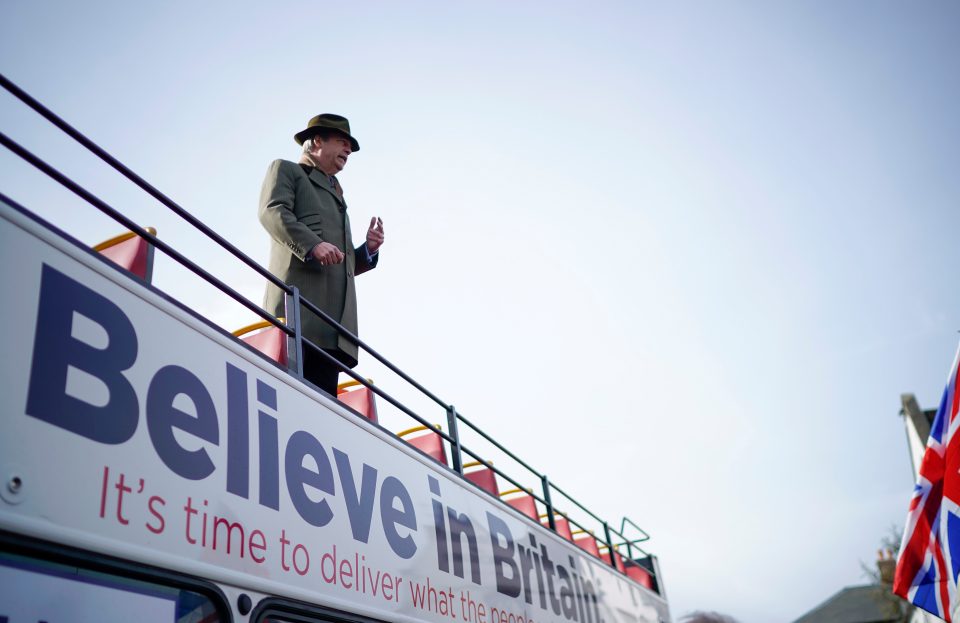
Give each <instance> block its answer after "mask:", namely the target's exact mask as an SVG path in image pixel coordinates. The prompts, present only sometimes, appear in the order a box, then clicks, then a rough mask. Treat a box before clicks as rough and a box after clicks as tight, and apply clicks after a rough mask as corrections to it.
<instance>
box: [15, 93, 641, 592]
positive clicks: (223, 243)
mask: <svg viewBox="0 0 960 623" xmlns="http://www.w3.org/2000/svg"><path fill="white" fill-rule="evenodd" d="M0 86H2V87H3V88H4V89H6V90H7V91H9V92H10V93H11V94H12V95H14V96H15V97H17V98H18V99H20V100H21V101H22V102H24V103H25V104H26V105H27V106H29V107H30V108H31V109H33V110H34V111H36V112H37V113H38V114H40V115H41V116H42V117H44V118H45V119H47V120H48V121H50V122H51V123H52V124H54V125H55V126H57V127H58V128H60V129H61V130H62V131H63V132H64V133H66V134H67V135H69V136H70V137H71V138H73V139H74V140H76V141H77V142H79V143H80V144H81V145H83V146H84V147H86V148H87V149H88V150H89V151H91V152H92V153H93V154H94V155H96V156H97V157H98V158H100V159H101V160H103V161H104V162H106V163H107V164H108V165H110V166H111V167H113V168H114V169H115V170H117V171H118V172H119V173H121V174H122V175H123V176H124V177H126V178H127V179H129V180H130V181H132V182H133V183H134V184H136V185H137V186H139V187H140V188H141V189H142V190H144V191H145V192H147V193H148V194H149V195H151V196H152V197H154V198H155V199H157V200H158V201H159V202H160V203H161V204H163V205H164V206H166V207H167V208H168V209H170V210H171V211H173V212H174V213H175V214H177V215H178V216H180V217H181V218H183V219H184V220H186V221H187V222H188V223H189V224H190V225H192V226H193V227H194V228H195V229H197V230H199V231H200V232H202V233H203V234H204V235H206V236H207V237H208V238H210V239H211V240H213V241H214V242H215V243H216V244H217V245H219V246H220V247H221V248H223V249H225V250H226V251H228V252H229V253H231V254H232V255H234V256H235V257H236V258H237V259H239V260H240V261H241V262H243V263H244V264H246V265H247V266H248V267H249V268H252V269H253V270H254V271H255V272H257V273H258V274H259V275H260V276H262V277H264V278H265V279H266V280H267V281H268V282H270V283H271V284H273V285H274V286H276V287H278V288H280V289H281V290H282V291H284V292H285V293H286V294H288V295H292V296H293V298H294V301H295V302H296V303H297V304H298V305H297V306H298V307H299V306H300V305H302V306H303V307H305V308H306V309H308V310H310V312H311V313H313V314H315V315H316V316H318V317H319V318H321V319H322V320H323V321H324V322H326V323H327V324H329V325H331V326H332V327H334V329H335V330H337V331H338V332H339V333H340V334H341V335H343V336H344V337H346V338H347V339H349V340H350V341H351V342H353V343H355V344H356V345H357V346H358V347H359V348H361V349H363V351H364V352H366V353H368V354H369V355H371V356H372V357H374V358H375V359H376V360H377V361H379V362H380V363H381V364H383V365H384V366H386V367H387V368H388V369H389V370H391V371H392V372H393V373H394V374H396V375H397V376H399V377H400V378H402V379H403V380H404V381H406V382H407V383H408V384H409V385H411V386H413V387H414V388H416V389H417V390H418V391H420V392H421V393H422V394H423V395H425V396H427V397H428V398H430V399H431V400H432V401H433V402H435V403H436V404H437V405H439V406H440V407H442V408H443V409H444V410H445V411H447V414H448V428H449V429H450V430H449V432H444V431H443V430H435V431H434V432H435V433H436V434H438V435H440V436H441V437H442V438H443V439H444V440H445V441H446V442H447V443H449V444H450V445H451V448H452V449H453V471H455V472H456V473H458V474H460V475H461V476H462V475H463V466H462V465H463V462H462V458H461V453H466V454H467V455H469V456H471V457H473V458H474V459H476V460H479V461H481V462H483V463H484V464H486V465H487V466H488V467H489V468H490V469H492V470H493V472H494V473H495V474H497V475H498V476H500V477H501V478H503V479H504V480H506V481H507V482H510V483H511V484H513V485H514V486H516V487H518V488H521V489H525V487H524V486H523V485H522V484H520V483H519V482H518V481H516V480H514V479H513V478H512V477H511V476H509V475H507V474H506V473H504V472H503V471H502V470H500V469H499V468H496V467H494V466H493V465H492V464H490V463H488V462H486V461H484V459H483V458H482V457H481V456H480V455H479V454H477V453H476V452H474V451H472V450H470V449H469V448H468V447H466V446H464V445H463V443H462V440H461V439H460V435H459V433H458V430H457V423H458V422H462V423H463V424H465V425H466V426H467V427H469V428H470V429H471V430H472V431H473V432H475V433H476V434H478V435H479V436H480V437H482V438H483V439H484V440H485V441H487V442H488V443H490V444H491V445H492V446H494V447H495V448H497V449H498V450H499V451H501V452H503V453H504V454H505V455H506V456H508V457H509V458H510V459H512V460H513V461H515V462H516V463H517V464H518V465H520V466H522V467H524V468H525V469H526V470H528V471H529V472H530V473H531V474H532V475H533V476H534V477H536V478H537V479H539V480H540V481H541V484H542V490H543V493H542V497H541V495H539V494H535V493H533V492H532V491H530V495H531V496H532V497H533V498H534V499H535V500H536V501H538V502H540V503H541V504H543V505H544V507H545V508H546V510H547V518H548V523H549V526H550V528H551V529H553V530H556V524H555V515H556V510H555V507H554V505H553V503H552V500H551V496H550V491H551V490H553V491H556V492H557V493H559V494H561V495H562V496H563V497H564V498H566V499H567V500H568V501H569V502H571V503H572V504H573V505H575V506H576V507H577V508H579V509H580V510H581V511H583V512H584V513H585V514H586V515H588V516H589V517H591V518H592V519H594V520H595V521H597V522H598V523H600V524H601V525H602V526H603V529H604V533H605V539H604V540H605V543H606V546H607V547H608V548H609V550H610V551H614V550H615V549H616V548H617V547H619V546H621V545H626V547H627V549H628V552H632V550H633V549H634V548H636V549H637V550H639V551H641V552H642V553H644V554H646V552H644V551H643V550H642V549H641V548H639V547H637V543H641V542H644V541H646V540H648V539H649V538H650V536H649V534H647V533H646V532H645V531H644V530H643V529H641V528H640V527H639V526H637V525H636V524H635V523H634V522H633V521H631V520H629V519H628V518H626V517H624V518H623V521H622V523H621V527H620V530H619V531H617V530H615V529H613V528H611V527H610V526H609V524H607V523H606V522H605V521H604V520H603V519H601V518H600V517H599V516H598V515H596V514H595V513H593V512H592V511H590V510H589V509H588V508H586V507H585V506H584V505H583V504H581V503H580V502H578V501H577V500H576V499H575V498H573V497H572V496H570V495H569V494H568V493H567V492H566V491H564V490H563V489H561V488H560V487H558V486H556V485H555V484H553V483H552V482H550V481H549V480H548V478H547V477H546V475H544V474H542V473H540V472H539V471H538V470H536V469H534V468H533V467H531V466H530V465H529V464H528V463H526V462H525V461H524V460H523V459H521V458H520V457H518V456H517V455H516V454H514V453H513V452H511V451H510V450H508V449H507V448H506V447H504V446H503V445H502V444H501V443H500V442H498V441H497V440H496V439H494V438H493V437H491V436H490V435H488V434H487V433H485V432H484V431H483V430H481V429H480V428H479V427H478V426H476V425H475V424H474V423H473V422H471V421H470V420H469V419H467V418H466V417H464V416H463V415H462V414H460V413H458V412H457V411H456V409H454V407H453V406H451V405H449V404H447V403H446V402H444V401H443V400H441V399H440V398H438V397H437V396H436V395H435V394H433V393H432V392H431V391H430V390H428V389H427V388H426V387H424V386H423V385H422V384H420V383H419V382H417V381H416V380H414V379H413V378H412V377H410V376H409V375H408V374H406V373H405V372H404V371H403V370H401V369H400V368H398V367H397V366H395V365H394V364H393V363H392V362H390V361H389V360H388V359H387V358H386V357H384V356H383V355H381V354H380V353H379V352H377V351H376V350H375V349H373V348H372V347H371V346H369V345H368V344H366V343H365V342H364V341H363V340H361V339H360V338H359V337H358V336H356V335H355V334H353V333H352V332H351V331H349V330H348V329H346V328H345V327H343V326H342V325H341V324H340V323H338V322H337V321H336V320H334V319H333V318H332V317H330V316H329V315H328V314H327V313H325V312H324V311H323V310H321V309H320V308H319V307H318V306H317V305H315V304H314V303H312V302H311V301H309V300H307V299H305V298H302V297H300V296H299V292H298V291H297V289H296V288H295V287H291V286H289V285H287V284H286V283H284V282H283V281H281V280H280V279H278V278H277V277H276V276H274V275H273V274H272V273H271V272H270V271H269V270H267V269H266V268H264V267H263V266H261V265H260V264H259V263H257V262H256V261H255V260H253V259H252V258H250V257H249V256H247V255H246V254H245V253H243V252H242V251H241V250H240V249H238V248H237V247H235V246H234V245H233V244H231V243H230V242H229V241H228V240H226V239H225V238H223V237H222V236H221V235H220V234H218V233H216V232H215V231H214V230H213V229H211V228H210V227H209V226H207V225H206V224H204V223H203V222H202V221H200V220H199V219H198V218H196V217H195V216H193V215H192V214H191V213H189V212H188V211H187V210H185V209H184V208H182V207H181V206H180V205H178V204H177V203H176V202H174V201H173V200H172V199H170V198H169V197H167V196H166V195H165V194H163V193H162V192H160V191H159V190H158V189H157V188H156V187H154V186H153V185H151V184H150V183H148V182H147V181H146V180H145V179H144V178H142V177H141V176H139V175H137V174H136V173H135V172H133V171H132V170H131V169H130V168H128V167H127V166H126V165H124V164H123V163H121V162H120V161H119V160H117V159H116V158H114V157H113V156H111V155H110V154H109V153H107V152H106V151H105V150H104V149H102V148H101V147H99V146H98V145H97V144H96V143H94V142H93V141H92V140H90V139H89V138H87V137H86V136H84V135H83V134H82V133H80V132H79V131H78V130H77V129H76V128H74V127H73V126H71V125H70V124H68V123H67V122H66V121H64V120H63V119H62V118H61V117H59V116H57V115H56V114H55V113H53V112H52V111H50V110H49V109H48V108H47V107H45V106H44V105H43V104H41V103H40V102H39V101H37V100H36V99H34V98H33V97H31V96H30V95H29V94H27V93H26V92H25V91H23V90H22V89H20V88H19V87H18V86H16V85H15V84H14V83H12V82H11V81H10V80H8V79H7V78H6V77H5V76H3V75H2V74H0ZM0 144H3V145H4V146H5V147H6V148H7V149H9V150H10V151H12V152H14V153H15V154H17V155H18V156H20V157H21V158H22V159H23V160H25V161H27V162H28V163H30V164H31V165H33V166H34V167H35V168H37V169H39V170H40V171H42V172H43V173H45V174H46V175H48V176H49V177H51V178H52V179H54V180H55V181H57V182H58V183H60V184H61V185H62V186H64V187H65V188H67V189H68V190H70V191H71V192H73V193H74V194H76V195H77V196H79V197H80V198H82V199H84V200H85V201H87V202H88V203H90V204H91V205H93V206H94V207H95V208H97V209H98V210H100V211H101V212H103V213H104V214H106V215H108V216H110V217H111V218H113V219H114V220H116V221H117V222H119V223H121V224H122V225H123V226H125V227H127V228H128V229H130V230H131V231H133V232H135V233H136V234H137V235H139V236H141V237H142V238H144V239H146V240H147V241H149V242H150V243H151V244H153V245H154V246H155V247H156V248H158V249H160V250H161V251H163V252H164V253H165V254H167V255H168V256H170V257H172V258H173V259H174V260H175V261H176V262H178V263H179V264H181V265H182V266H184V267H185V268H187V269H189V270H190V271H192V272H194V273H195V274H197V275H198V276H199V277H201V278H202V279H204V280H205V281H207V282H208V283H210V284H211V285H213V286H214V287H216V288H217V289H219V290H220V291H221V292H223V293H225V294H227V295H228V296H229V297H230V298H232V299H234V300H235V301H236V302H238V303H240V304H241V305H242V306H244V307H246V308H247V309H249V310H251V311H252V312H254V313H255V314H256V315H258V316H260V317H261V318H263V319H264V320H265V321H266V322H268V323H269V324H271V325H273V326H274V327H276V328H278V329H280V330H281V331H283V332H284V333H285V334H286V335H288V336H291V337H293V338H294V339H295V340H296V341H297V349H298V355H300V354H301V351H302V347H303V345H304V344H305V345H306V346H307V347H308V348H312V349H314V350H315V351H316V352H319V353H320V354H321V356H322V357H325V358H326V359H327V360H328V361H331V362H333V363H334V364H335V365H336V366H337V367H339V368H340V369H341V370H342V371H343V372H345V373H347V374H348V375H349V376H350V377H352V378H353V379H355V380H356V381H357V382H358V383H360V384H362V385H364V386H365V387H367V388H368V389H370V390H372V391H373V392H374V393H375V394H377V395H378V396H380V397H382V398H383V399H384V400H386V401H387V402H389V403H390V404H391V405H393V406H394V407H396V408H397V409H399V410H400V411H401V412H403V413H404V414H406V415H407V416H409V417H411V418H413V419H414V420H415V421H417V422H419V423H420V424H423V425H426V426H430V423H429V422H428V421H427V420H426V419H424V418H422V417H421V416H420V415H418V414H417V413H416V412H414V411H413V410H412V409H410V408H408V407H406V406H405V405H404V404H403V403H401V402H400V401H399V400H397V399H396V398H394V397H392V396H391V395H390V394H388V393H387V392H385V391H384V390H383V389H382V388H380V387H379V386H374V385H373V384H372V383H370V382H368V380H367V379H365V378H363V377H361V376H359V375H358V374H356V373H355V372H353V371H352V370H351V369H349V368H347V367H346V366H345V365H343V364H342V363H341V362H340V361H339V360H337V359H336V358H335V357H333V356H332V355H330V354H329V353H327V352H326V351H324V350H323V349H321V348H319V347H318V346H317V345H316V344H314V343H313V342H311V341H310V340H309V339H307V338H305V337H303V336H302V334H301V332H300V326H301V323H300V321H299V316H300V314H299V310H297V311H296V312H294V313H293V314H292V316H293V320H294V326H293V327H292V328H291V327H290V326H288V325H287V324H285V323H284V322H283V321H282V320H280V319H278V318H277V317H275V316H274V315H272V314H271V313H269V312H267V311H266V310H264V309H262V308H261V307H260V306H258V305H256V304H255V303H253V302H251V301H249V300H248V299H247V298H246V297H244V296H243V295H241V294H240V293H239V292H237V291H236V290H234V289H233V288H231V287H230V286H229V285H227V284H226V283H224V282H223V281H221V280H220V279H218V278H216V277H214V276H213V275H212V274H210V273H209V272H208V271H207V270H205V269H204V268H202V267H201V266H199V265H198V264H196V263H195V262H193V261H192V260H190V259H188V258H187V257H186V256H185V255H183V254H182V253H180V252H179V251H177V250H176V249H174V248H173V247H172V246H170V245H169V244H167V243H166V242H164V241H162V240H160V239H159V238H157V237H156V236H155V235H153V233H152V232H149V231H147V230H145V229H143V228H141V227H140V226H138V225H137V224H136V223H134V222H133V221H131V220H130V219H129V218H127V217H126V216H124V215H123V214H122V213H121V212H120V211H118V210H116V209H115V208H113V207H111V206H110V205H108V204H107V203H106V202H104V201H103V200H101V199H100V198H98V197H97V196H95V195H93V194H92V193H90V192H89V191H87V190H86V189H85V188H83V187H82V186H80V185H79V184H78V183H76V182H74V181H73V180H71V179H70V178H68V177H67V176H66V175H64V174H63V173H61V172H60V171H58V170H57V169H55V168H54V167H52V166H51V165H49V164H48V163H46V162H44V161H43V160H41V159H40V158H39V157H37V156H36V155H34V154H32V153H31V152H30V151H28V150H27V149H26V148H24V147H22V146H21V145H19V144H18V143H16V142H15V141H13V140H12V139H11V138H9V137H8V136H6V135H5V134H3V133H0ZM0 199H3V200H5V201H7V202H8V203H10V204H11V205H15V206H17V207H19V208H20V209H22V210H25V209H24V208H23V207H22V206H19V204H17V203H16V202H14V201H13V200H12V199H9V198H8V197H6V196H5V195H3V194H2V193H0ZM297 361H298V368H297V376H299V377H300V378H302V356H298V357H297ZM564 517H565V518H566V519H567V521H569V522H570V523H571V524H573V525H575V526H577V527H578V528H580V529H581V530H583V529H584V526H583V525H582V524H580V523H579V522H577V521H576V520H575V519H571V518H570V517H569V516H567V515H566V514H564ZM628 522H629V524H630V525H631V526H632V527H634V528H635V529H637V530H638V531H639V532H640V533H641V534H642V535H643V537H642V538H640V539H633V540H631V539H628V538H627V537H626V536H625V535H624V534H623V533H624V532H625V531H626V525H627V523H628ZM611 535H616V536H618V537H620V539H622V540H621V541H620V542H619V543H614V542H613V538H612V536H611ZM630 558H631V559H632V558H633V555H632V553H630ZM610 564H611V565H612V566H614V567H616V561H615V556H613V555H611V556H610ZM649 571H650V572H651V574H652V573H653V571H652V570H649Z"/></svg>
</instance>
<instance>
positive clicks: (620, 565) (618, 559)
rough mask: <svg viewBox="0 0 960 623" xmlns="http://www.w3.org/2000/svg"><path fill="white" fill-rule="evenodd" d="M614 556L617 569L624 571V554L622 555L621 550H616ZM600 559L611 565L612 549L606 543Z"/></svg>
mask: <svg viewBox="0 0 960 623" xmlns="http://www.w3.org/2000/svg"><path fill="white" fill-rule="evenodd" d="M613 558H614V560H616V565H617V567H616V568H617V571H619V572H621V573H624V569H623V556H621V555H620V552H617V551H614V552H613ZM600 560H602V561H603V562H605V563H607V565H608V566H609V565H610V551H609V548H607V546H606V545H604V546H603V551H601V552H600Z"/></svg>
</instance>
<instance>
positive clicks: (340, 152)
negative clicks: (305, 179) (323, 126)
mask: <svg viewBox="0 0 960 623" xmlns="http://www.w3.org/2000/svg"><path fill="white" fill-rule="evenodd" d="M352 152H353V150H352V149H351V148H350V139H349V138H347V137H346V136H344V135H343V134H338V133H336V132H334V133H333V134H331V135H330V138H328V139H327V140H323V139H322V138H320V137H317V139H316V140H315V141H314V152H313V155H314V160H315V161H316V163H317V167H318V168H319V169H320V170H321V171H323V172H324V173H326V174H327V175H336V174H337V173H339V172H340V171H342V170H343V167H345V166H347V158H349V157H350V154H351V153H352Z"/></svg>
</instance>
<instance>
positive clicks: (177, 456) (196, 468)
mask: <svg viewBox="0 0 960 623" xmlns="http://www.w3.org/2000/svg"><path fill="white" fill-rule="evenodd" d="M180 395H183V396H186V397H187V398H189V399H190V400H191V401H192V402H193V406H194V407H195V408H196V411H197V415H196V417H194V416H193V415H191V414H189V413H186V412H184V411H181V410H180V409H177V408H176V407H174V406H173V401H174V399H175V398H176V397H177V396H180ZM174 429H177V430H181V431H183V432H185V433H189V434H191V435H193V436H194V437H198V438H199V439H201V440H203V441H207V442H209V443H212V444H213V445H217V444H219V443H220V430H219V427H218V424H217V412H216V410H215V409H214V406H213V399H212V398H210V394H209V393H208V392H207V388H206V387H204V386H203V383H202V382H201V381H200V379H198V378H197V377H196V376H194V375H193V373H191V372H190V371H189V370H187V369H185V368H181V367H180V366H164V367H162V368H160V369H159V370H158V371H157V373H156V374H155V375H154V377H153V380H151V381H150V388H149V389H148V390H147V430H148V431H149V432H150V440H151V441H153V447H154V449H155V450H156V451H157V455H158V456H159V457H160V459H161V460H162V461H163V462H164V464H165V465H166V466H167V467H169V468H170V469H171V470H172V471H173V472H174V473H176V474H178V475H180V476H182V477H184V478H189V479H190V480H202V479H203V478H206V477H207V476H209V475H210V474H212V473H213V470H214V469H215V468H216V466H215V465H214V464H213V461H212V460H211V459H210V455H209V454H207V451H206V450H204V449H203V448H198V449H196V450H187V449H185V448H184V447H183V446H181V445H180V444H179V443H178V442H177V440H176V438H175V437H174V435H173V431H174Z"/></svg>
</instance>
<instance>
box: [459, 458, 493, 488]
mask: <svg viewBox="0 0 960 623" xmlns="http://www.w3.org/2000/svg"><path fill="white" fill-rule="evenodd" d="M474 467H477V468H478V469H472V468H474ZM463 469H464V472H463V477H464V478H466V479H467V480H469V481H470V482H472V483H473V484H475V485H477V486H478V487H480V488H481V489H483V490H484V491H486V492H487V493H489V494H491V495H494V496H499V495H500V487H498V486H497V474H496V472H494V471H493V470H492V469H490V467H489V464H486V465H485V464H483V463H481V462H480V461H473V462H471V463H467V464H465V465H464V466H463ZM468 469H469V470H470V471H466V470H468Z"/></svg>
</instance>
